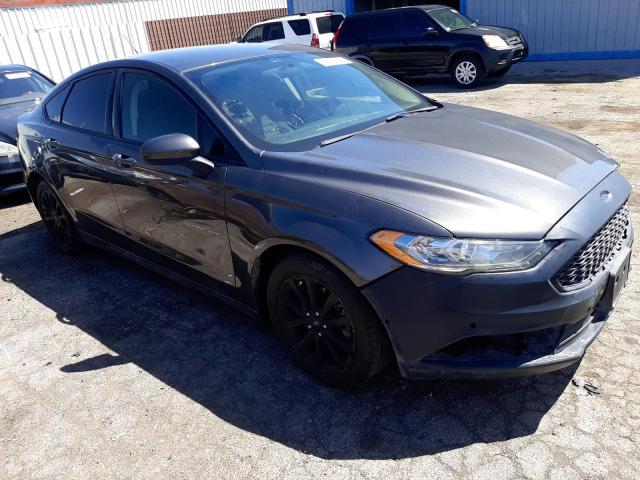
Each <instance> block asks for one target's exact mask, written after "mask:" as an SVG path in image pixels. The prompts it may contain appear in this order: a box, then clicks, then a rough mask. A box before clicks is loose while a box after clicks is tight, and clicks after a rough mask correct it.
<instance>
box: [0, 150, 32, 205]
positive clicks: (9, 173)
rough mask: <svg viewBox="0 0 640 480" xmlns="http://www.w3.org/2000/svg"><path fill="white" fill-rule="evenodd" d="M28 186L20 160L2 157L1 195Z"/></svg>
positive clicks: (0, 158)
mask: <svg viewBox="0 0 640 480" xmlns="http://www.w3.org/2000/svg"><path fill="white" fill-rule="evenodd" d="M25 188H27V185H26V184H25V182H24V169H23V168H22V163H21V162H20V160H14V159H13V158H10V157H0V197H1V196H4V195H9V194H10V193H13V192H18V191H21V190H24V189H25Z"/></svg>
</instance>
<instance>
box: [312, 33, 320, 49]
mask: <svg viewBox="0 0 640 480" xmlns="http://www.w3.org/2000/svg"><path fill="white" fill-rule="evenodd" d="M311 46H312V47H320V37H319V36H318V34H317V33H314V34H313V35H312V36H311Z"/></svg>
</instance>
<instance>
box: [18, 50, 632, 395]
mask: <svg viewBox="0 0 640 480" xmlns="http://www.w3.org/2000/svg"><path fill="white" fill-rule="evenodd" d="M18 129H19V142H18V145H19V150H20V154H21V155H22V157H23V159H24V162H25V167H26V175H27V182H28V188H29V191H30V193H31V196H32V198H33V200H34V202H35V205H36V206H37V208H38V210H39V212H40V214H41V216H42V218H43V220H44V224H45V225H46V227H47V229H48V231H49V233H50V237H51V240H52V244H53V245H54V246H55V247H57V248H58V249H60V250H62V251H63V252H69V253H71V252H74V251H76V250H77V249H78V248H80V247H81V246H82V244H83V243H89V244H92V245H97V246H100V247H104V248H107V249H110V250H113V251H115V252H117V253H119V254H122V255H124V256H126V257H127V258H128V259H130V260H132V261H135V262H138V263H140V264H141V265H144V266H146V267H149V268H152V269H154V270H156V271H158V272H160V273H163V274H166V275H168V276H171V277H172V278H174V279H176V280H178V281H181V282H183V283H186V284H188V285H191V286H194V287H196V288H199V289H200V290H203V291H205V292H207V293H210V294H212V295H215V296H217V297H219V298H221V299H226V300H228V301H230V302H233V303H234V304H236V305H238V306H240V307H242V308H244V309H245V310H247V311H249V312H252V313H254V314H256V315H260V316H262V317H264V318H268V319H269V320H270V322H271V323H272V324H273V327H274V330H275V332H276V334H277V335H278V337H279V338H280V339H281V341H282V344H283V346H284V348H286V350H287V351H288V352H289V353H290V354H291V356H292V358H293V359H294V360H295V362H296V363H297V364H298V365H300V366H301V367H302V368H304V369H305V370H306V371H307V372H309V373H310V374H312V375H313V376H315V377H316V378H318V379H320V380H321V381H323V382H326V383H329V384H332V385H337V386H350V385H355V384H360V383H363V382H365V381H366V380H368V379H370V378H371V377H372V376H374V375H375V374H376V373H377V372H379V371H380V370H381V369H382V368H383V367H384V366H385V365H387V364H389V363H396V364H397V366H398V368H399V371H400V372H401V374H402V375H403V376H405V377H407V378H411V379H417V378H434V377H442V376H447V377H505V376H517V375H527V374H539V373H545V372H549V371H552V370H557V369H560V368H563V367H566V366H568V365H571V364H573V363H575V362H578V361H579V360H580V359H581V358H582V356H583V355H584V354H585V350H586V348H587V347H588V346H589V345H590V344H591V343H592V342H593V340H594V339H595V338H596V336H597V335H598V333H599V332H600V331H601V330H602V329H603V328H604V326H605V323H606V320H607V318H608V316H609V313H610V312H611V310H612V309H613V308H614V305H615V304H616V301H617V299H618V296H619V294H620V291H621V290H622V289H623V287H624V285H625V283H626V280H627V277H628V274H629V258H630V252H631V244H632V241H633V233H632V230H631V225H630V221H629V211H628V207H627V199H628V197H629V195H630V191H631V187H630V185H629V183H628V182H627V181H626V180H625V179H624V177H623V176H622V175H621V174H620V173H619V172H618V170H617V167H618V164H617V163H616V162H615V161H614V160H612V159H611V158H610V157H609V156H608V155H606V154H605V153H603V152H602V151H601V150H599V149H598V148H596V147H594V146H592V145H590V144H588V143H587V142H585V141H583V140H581V139H579V138H576V137H574V136H572V135H569V134H567V133H564V132H562V131H558V130H555V129H552V128H549V127H546V126H543V125H538V124H535V123H532V122H529V121H527V120H523V119H520V118H516V117H512V116H508V115H502V114H498V113H493V112H489V111H484V110H478V109H472V108H465V107H460V106H454V105H442V104H440V103H438V102H436V101H433V100H430V99H428V98H426V97H424V96H422V95H421V94H419V93H417V92H416V91H414V90H412V89H410V88H408V87H407V86H405V85H403V84H401V83H399V82H397V81H395V80H393V79H392V78H391V77H388V76H386V75H385V74H383V73H381V72H379V71H377V70H375V69H373V68H371V67H369V66H367V65H364V64H362V63H360V62H357V61H354V60H350V59H348V58H346V57H341V56H338V55H335V54H333V53H330V52H325V51H320V50H318V49H312V48H308V47H302V46H300V47H297V46H291V45H227V46H217V47H199V48H193V49H183V50H172V51H167V52H157V53H152V54H148V55H145V56H141V57H137V58H134V59H127V60H118V61H113V62H109V63H103V64H100V65H96V66H93V67H90V68H89V69H86V70H83V71H81V72H79V73H77V74H75V75H74V76H72V77H71V78H68V79H67V80H65V81H64V82H62V83H61V84H59V85H58V86H57V87H56V88H55V89H54V90H53V91H52V92H51V93H50V94H49V95H48V96H47V97H46V99H45V100H44V101H43V103H42V104H41V105H39V106H38V107H37V108H36V109H35V110H33V111H32V112H31V113H28V114H26V115H24V116H22V117H21V119H20V122H19V125H18ZM212 368H215V366H214V365H212Z"/></svg>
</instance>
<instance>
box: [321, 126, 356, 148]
mask: <svg viewBox="0 0 640 480" xmlns="http://www.w3.org/2000/svg"><path fill="white" fill-rule="evenodd" d="M365 130H368V129H366V128H365V129H364V130H358V131H357V132H353V133H347V134H346V135H339V136H337V137H333V138H327V139H326V140H322V141H321V142H320V143H319V144H318V145H320V147H326V146H327V145H331V144H332V143H337V142H340V141H341V140H346V139H347V138H351V137H353V136H354V135H357V134H358V133H362V132H364V131H365Z"/></svg>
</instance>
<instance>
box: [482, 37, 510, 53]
mask: <svg viewBox="0 0 640 480" xmlns="http://www.w3.org/2000/svg"><path fill="white" fill-rule="evenodd" d="M482 40H484V43H485V45H486V46H487V47H489V48H495V49H496V50H504V49H505V48H511V46H510V45H509V44H508V43H507V42H506V40H505V39H503V38H502V37H499V36H498V35H483V36H482Z"/></svg>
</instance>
